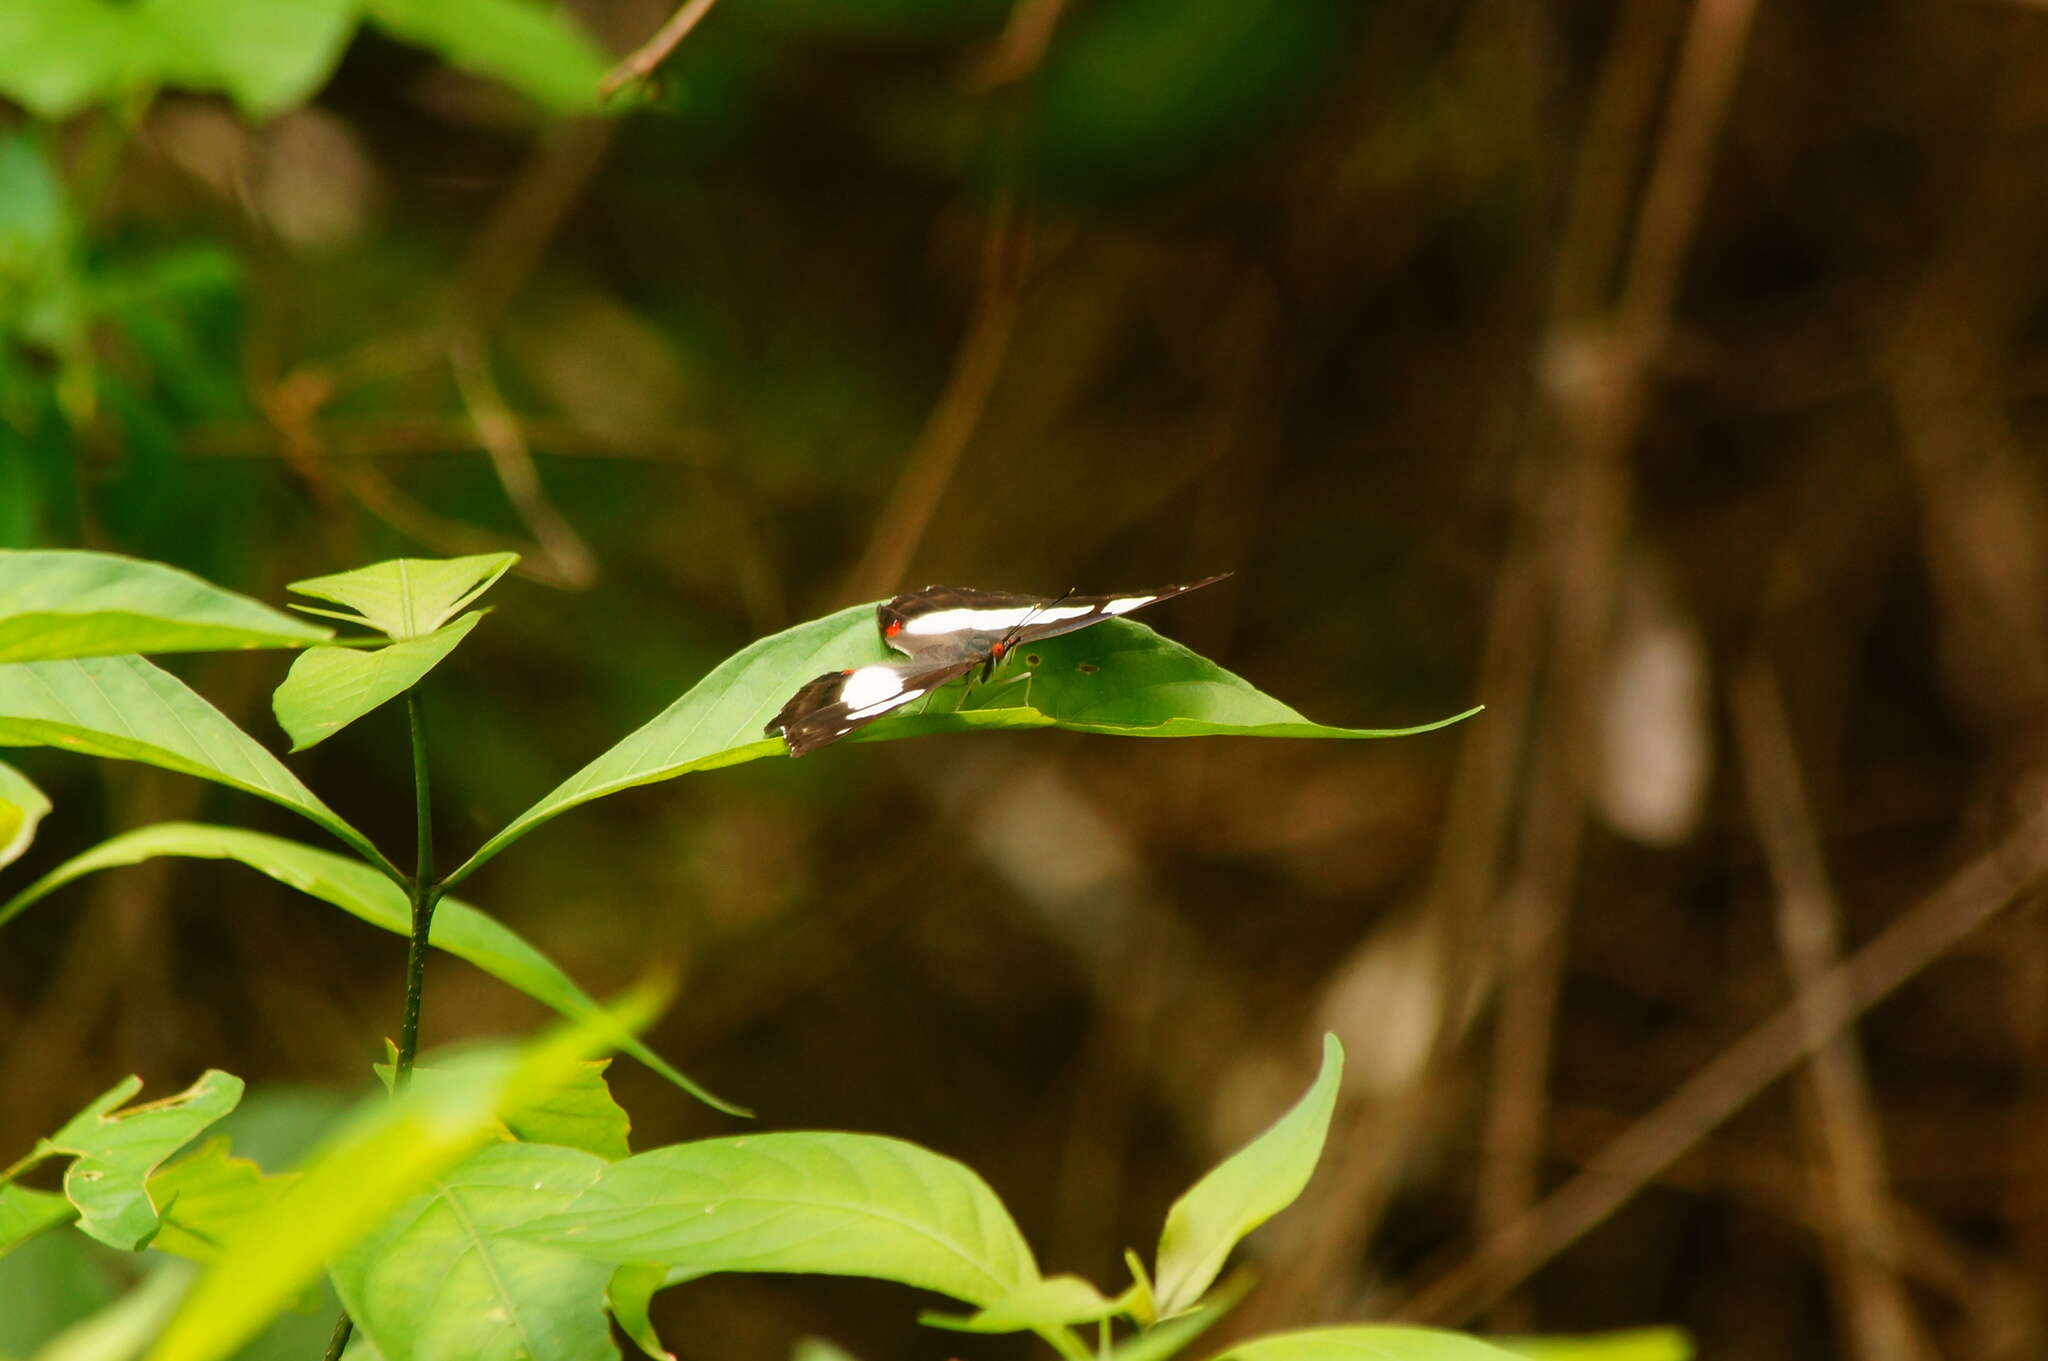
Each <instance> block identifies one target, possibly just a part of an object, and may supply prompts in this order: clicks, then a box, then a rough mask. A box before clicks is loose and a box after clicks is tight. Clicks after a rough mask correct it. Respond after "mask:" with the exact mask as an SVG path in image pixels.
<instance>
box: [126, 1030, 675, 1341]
mask: <svg viewBox="0 0 2048 1361" xmlns="http://www.w3.org/2000/svg"><path fill="white" fill-rule="evenodd" d="M658 1000H659V999H658V998H657V997H655V996H654V995H653V994H651V993H648V992H646V991H644V990H643V991H642V992H641V993H640V994H638V995H637V996H636V997H635V998H633V999H631V1000H629V1001H627V1002H626V1003H623V1004H622V1005H621V1006H620V1007H619V1008H617V1009H616V1010H614V1011H611V1012H606V1013H604V1014H602V1015H599V1016H593V1017H590V1018H588V1019H584V1020H579V1021H575V1022H572V1023H570V1024H569V1025H567V1026H563V1027H559V1028H557V1029H556V1030H554V1031H552V1032H551V1033H549V1034H548V1035H546V1036H544V1037H542V1038H541V1039H540V1040H538V1041H535V1042H533V1043H531V1044H529V1045H527V1046H525V1047H524V1048H522V1049H509V1048H503V1047H493V1048H489V1049H483V1050H474V1051H471V1052H469V1053H467V1054H463V1055H460V1056H458V1057H456V1058H454V1059H452V1060H450V1061H448V1062H447V1063H445V1064H443V1065H442V1073H443V1077H444V1080H443V1081H441V1082H437V1083H434V1084H432V1085H431V1086H428V1085H421V1086H415V1087H408V1088H407V1089H406V1090H405V1091H403V1092H401V1093H399V1094H398V1095H397V1096H396V1097H392V1098H388V1099H387V1098H386V1097H385V1096H384V1095H383V1094H382V1093H379V1094H377V1095H376V1096H374V1097H370V1098H367V1099H366V1100H364V1101H363V1102H362V1103H361V1104H360V1105H359V1106H358V1107H357V1112H356V1114H355V1115H354V1116H353V1117H352V1118H351V1119H350V1120H349V1121H348V1122H347V1123H346V1124H345V1125H344V1126H343V1128H342V1129H341V1130H339V1131H338V1132H337V1133H336V1134H335V1135H333V1136H332V1137H331V1138H330V1139H328V1140H327V1141H326V1142H325V1143H324V1144H323V1145H322V1146H321V1148H320V1149H318V1150H316V1151H315V1152H314V1154H313V1155H312V1157H311V1158H310V1159H309V1160H308V1161H307V1163H306V1165H305V1167H304V1168H303V1169H302V1172H303V1175H302V1176H301V1177H300V1178H299V1180H298V1181H296V1182H294V1183H293V1184H292V1185H291V1186H290V1187H288V1188H287V1189H286V1190H285V1192H284V1194H283V1195H280V1196H279V1197H278V1198H277V1199H276V1200H275V1201H274V1202H272V1204H271V1205H270V1207H269V1208H268V1209H266V1210H264V1211H263V1212H261V1213H259V1214H257V1215H254V1216H252V1217H251V1218H250V1219H248V1220H246V1221H244V1222H243V1224H242V1225H241V1227H240V1228H239V1229H238V1230H237V1231H236V1232H235V1233H234V1234H233V1236H232V1237H231V1238H230V1239H229V1240H228V1241H227V1242H226V1243H225V1244H224V1246H223V1249H222V1252H221V1255H220V1257H219V1258H218V1259H217V1260H216V1261H215V1262H214V1263H213V1265H212V1266H211V1267H210V1268H208V1270H207V1271H206V1274H205V1275H203V1276H202V1277H200V1279H199V1282H198V1284H197V1285H195V1286H194V1287H193V1289H192V1292H191V1293H190V1294H189V1295H187V1296H186V1298H185V1302H184V1306H183V1307H182V1308H181V1309H180V1310H179V1311H178V1314H177V1316H176V1317H174V1318H173V1319H172V1320H171V1322H170V1324H169V1326H168V1327H166V1328H165V1329H164V1330H163V1334H162V1336H161V1337H160V1338H159V1339H158V1340H157V1344H156V1346H155V1347H154V1348H152V1349H151V1351H150V1353H149V1355H150V1358H151V1361H216V1358H220V1357H225V1356H229V1355H231V1354H232V1353H233V1352H234V1350H235V1349H236V1348H237V1347H239V1346H240V1345H241V1344H242V1343H243V1342H245V1341H247V1340H248V1338H250V1337H251V1336H253V1335H254V1334H255V1333H256V1331H257V1330H258V1329H260V1328H261V1327H262V1326H263V1325H264V1324H265V1323H267V1322H268V1321H269V1320H270V1319H272V1318H275V1317H276V1316H277V1315H278V1313H280V1312H281V1311H282V1310H284V1309H285V1308H286V1307H287V1306H288V1305H289V1304H290V1303H291V1301H292V1300H293V1299H294V1298H295V1297H296V1296H297V1295H298V1293H299V1292H300V1291H301V1290H303V1289H305V1287H306V1286H308V1285H310V1284H311V1283H312V1282H313V1281H314V1279H315V1278H316V1277H317V1276H318V1275H319V1273H320V1269H321V1267H322V1265H323V1264H325V1263H327V1262H330V1261H333V1260H335V1259H336V1258H338V1257H340V1256H341V1255H342V1254H343V1253H345V1252H347V1251H348V1249H349V1248H350V1247H352V1246H353V1245H354V1244H356V1243H357V1242H359V1241H361V1240H362V1239H363V1238H364V1237H366V1236H367V1235H369V1234H371V1233H373V1232H375V1231H377V1230H378V1228H379V1226H380V1225H383V1224H384V1222H385V1220H386V1219H387V1218H389V1217H390V1215H391V1212H392V1211H393V1210H395V1209H397V1208H398V1207H399V1206H400V1205H402V1204H404V1203H405V1202H406V1201H408V1200H410V1199H412V1198H413V1197H414V1196H416V1195H418V1194H419V1193H420V1192H422V1191H423V1190H426V1189H427V1188H428V1187H429V1186H430V1184H431V1183H432V1181H433V1179H434V1178H435V1177H437V1176H440V1175H441V1174H442V1173H444V1172H445V1171H447V1170H448V1169H449V1168H451V1167H453V1166H454V1165H455V1164H456V1163H458V1162H460V1161H461V1160H462V1159H463V1158H464V1157H466V1156H467V1155H468V1154H469V1153H471V1152H472V1151H473V1150H475V1149H476V1148H477V1147H479V1146H480V1145H482V1144H484V1143H486V1142H488V1141H489V1139H490V1138H491V1135H492V1131H493V1130H494V1129H495V1128H496V1127H497V1125H498V1123H499V1121H500V1120H501V1119H502V1118H503V1117H504V1116H505V1115H507V1114H514V1113H516V1112H517V1111H519V1110H520V1109H521V1108H522V1107H523V1106H525V1105H526V1104H528V1103H529V1102H532V1101H534V1100H536V1099H541V1098H544V1097H545V1096H546V1094H547V1093H548V1092H550V1091H551V1090H552V1089H553V1088H554V1086H555V1085H556V1084H557V1083H559V1082H561V1081H562V1080H563V1079H564V1078H565V1077H566V1076H567V1075H568V1074H570V1073H571V1072H572V1071H573V1070H574V1068H575V1065H576V1064H577V1063H578V1062H580V1061H581V1060H583V1059H585V1058H588V1057H591V1056H592V1055H593V1054H594V1053H596V1052H597V1051H599V1050H602V1049H604V1048H606V1047H608V1046H609V1045H610V1044H611V1042H612V1037H613V1036H616V1035H618V1034H620V1033H622V1032H624V1031H627V1030H632V1029H637V1028H638V1027H639V1026H641V1025H643V1024H645V1022H646V1021H647V1019H648V1018H649V1017H650V1016H652V1015H653V1014H654V1012H655V1010H656V1008H657V1003H658Z"/></svg>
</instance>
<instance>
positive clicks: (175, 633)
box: [0, 549, 331, 662]
mask: <svg viewBox="0 0 2048 1361" xmlns="http://www.w3.org/2000/svg"><path fill="white" fill-rule="evenodd" d="M330 632H331V631H330V630H328V629H324V628H320V627H318V626H317V625H314V624H310V623H307V622H306V621H305V620H303V619H294V618H293V617H292V616H290V615H288V614H285V613H284V612H283V611H281V610H273V609H271V608H270V607H269V606H268V605H265V604H262V603H260V602H258V601H254V600H251V599H249V598H248V597H247V596H242V595H237V594H235V593H234V592H233V591H224V590H222V589H221V588H220V587H218V586H215V585H213V584H212V583H211V582H208V581H202V580H201V579H200V578H198V577H195V576H193V575H192V574H191V573H189V572H181V571H179V570H178V569H177V568H175V567H166V566H164V565H163V564H162V563H156V562H144V561H141V560H140V559H137V558H124V557H121V556H119V555H118V554H114V553H87V552H74V551H70V550H61V549H0V662H41V661H60V660H63V659H65V658H68V657H112V656H121V655H125V654H128V653H147V652H219V651H225V650H228V649H232V648H251V647H304V646H306V645H307V644H308V643H317V642H319V641H320V640H321V639H323V638H326V637H328V636H329V634H330Z"/></svg>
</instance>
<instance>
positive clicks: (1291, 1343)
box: [1213, 1325, 1514, 1361]
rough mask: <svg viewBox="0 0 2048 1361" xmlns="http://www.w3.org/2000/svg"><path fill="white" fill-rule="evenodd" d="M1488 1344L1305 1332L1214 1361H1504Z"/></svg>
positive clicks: (1388, 1331)
mask: <svg viewBox="0 0 2048 1361" xmlns="http://www.w3.org/2000/svg"><path fill="white" fill-rule="evenodd" d="M1513 1355H1514V1353H1513V1352H1504V1351H1502V1350H1501V1349H1500V1348H1499V1347H1496V1346H1494V1345H1493V1344H1491V1343H1489V1342H1481V1341H1480V1340H1479V1339H1478V1338H1476V1337H1467V1336H1466V1335H1465V1334H1463V1333H1447V1332H1443V1331H1441V1330H1440V1329H1436V1328H1401V1327H1393V1326H1381V1325H1372V1326H1367V1327H1352V1328H1308V1329H1304V1330H1303V1331H1301V1332H1295V1333H1274V1334H1272V1335H1271V1336H1269V1337H1260V1338H1254V1339H1252V1340H1251V1341H1250V1342H1240V1343H1239V1344H1238V1345H1236V1346H1235V1347H1232V1348H1231V1349H1230V1350H1229V1351H1227V1352H1223V1353H1221V1354H1220V1355H1218V1356H1216V1357H1214V1358H1213V1361H1505V1358H1508V1357H1511V1356H1513Z"/></svg>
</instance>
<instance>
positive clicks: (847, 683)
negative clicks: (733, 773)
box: [765, 572, 1230, 756]
mask: <svg viewBox="0 0 2048 1361" xmlns="http://www.w3.org/2000/svg"><path fill="white" fill-rule="evenodd" d="M1229 575H1230V573H1228V572H1223V573H1220V574H1218V575H1216V576H1213V577H1203V578H1202V579H1201V580H1200V581H1191V582H1188V583H1187V584H1185V585H1182V586H1161V587H1159V588H1158V589H1156V590H1150V591H1124V592H1121V593H1119V594H1116V595H1075V594H1074V593H1073V592H1072V591H1069V592H1067V593H1066V594H1065V595H1062V596H1050V597H1049V596H1042V595H1020V594H1018V593H1016V592H1014V591H977V590H974V589H972V588H970V587H965V586H927V587H925V588H924V589H923V590H920V591H911V592H909V593H907V594H904V595H899V596H896V597H894V598H893V599H890V600H885V601H883V602H882V603H881V604H880V605H877V606H876V607H875V622H876V624H877V625H878V626H879V627H880V629H881V631H882V641H883V642H885V643H887V644H888V645H889V646H890V647H892V648H894V649H895V650H896V651H898V652H900V653H902V654H903V655H904V657H905V658H906V660H904V661H900V662H871V663H869V664H868V665H866V666H855V667H848V668H847V669H846V670H843V671H827V672H826V673H825V674H824V675H822V676H820V677H818V678H817V679H816V680H814V681H812V682H810V683H809V684H808V685H806V686H804V687H803V688H802V689H800V690H798V691H797V692H796V693H795V694H794V695H791V696H790V697H789V702H788V703H787V704H784V705H783V706H782V710H781V712H779V713H777V714H776V715H775V717H774V718H772V719H770V720H769V721H768V726H767V728H766V729H765V731H766V732H767V733H768V734H769V735H770V736H771V737H772V736H774V735H776V734H778V733H779V734H781V736H782V740H783V741H784V743H786V744H787V745H788V747H789V754H790V755H791V756H803V755H806V754H808V753H810V752H814V751H816V750H817V749H818V748H819V747H822V746H825V745H827V744H828V743H832V742H837V741H838V740H839V739H840V738H842V737H844V736H846V735H847V734H848V733H850V732H852V731H853V730H854V729H856V728H859V727H861V726H863V725H865V724H868V723H872V722H874V721H875V720H876V719H878V718H881V717H882V716H883V715H885V714H891V713H894V712H895V711H896V710H898V709H901V708H903V707H904V706H905V705H907V704H914V703H916V702H917V701H918V700H920V699H923V698H924V697H925V696H926V695H929V694H930V693H931V692H932V691H934V690H936V689H938V688H939V687H940V686H942V685H945V684H947V683H948V682H950V681H954V680H957V679H959V678H960V677H962V676H964V675H966V674H967V673H968V672H970V671H973V670H975V669H976V668H979V669H980V671H981V679H982V680H983V681H984V682H986V681H987V680H988V679H989V678H990V677H991V676H992V675H994V674H995V669H996V667H998V666H1000V665H1001V664H1002V662H1003V660H1004V658H1006V657H1008V656H1009V655H1010V654H1011V653H1013V652H1015V651H1016V650H1017V649H1018V648H1020V647H1025V646H1028V645H1030V644H1032V643H1035V642H1038V641H1040V640H1041V639H1045V638H1056V637H1058V636H1059V635H1060V634H1062V633H1072V632H1073V631H1074V630H1076V629H1084V628H1087V627H1088V626H1089V625H1090V624H1099V623H1101V622H1102V621H1103V620H1105V619H1114V618H1116V617H1117V616H1119V615H1125V614H1129V613H1130V612H1131V611H1132V610H1138V609H1143V608H1144V607H1145V606H1147V605H1156V604H1158V603H1159V602H1160V601H1162V600H1171V599H1172V598H1173V597H1174V596H1177V595H1185V594H1187V593H1188V592H1189V591H1193V590H1197V589H1199V588H1201V587H1203V586H1208V585H1212V584H1214V583H1215V582H1218V581H1221V580H1223V578H1224V577H1227V576H1229ZM1013 679H1022V678H1021V677H1016V678H1013Z"/></svg>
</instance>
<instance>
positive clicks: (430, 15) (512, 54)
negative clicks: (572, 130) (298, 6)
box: [367, 0, 611, 113]
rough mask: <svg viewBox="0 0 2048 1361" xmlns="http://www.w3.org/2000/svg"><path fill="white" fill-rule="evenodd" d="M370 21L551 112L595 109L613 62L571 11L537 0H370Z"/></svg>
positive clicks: (582, 111) (391, 33)
mask: <svg viewBox="0 0 2048 1361" xmlns="http://www.w3.org/2000/svg"><path fill="white" fill-rule="evenodd" d="M367 8H368V11H369V18H370V22H371V23H373V24H375V25H376V26H377V27H379V28H381V29H383V30H384V31H385V32H386V33H389V34H390V35H391V36H392V37H394V38H397V39H400V40H401V41H403V42H409V43H416V44H418V45H419V46H421V47H424V48H428V49H430V50H431V51H433V52H436V53H438V54H439V55H440V56H441V57H442V58H443V59H445V60H446V61H448V62H449V63H451V64H452V65H455V66H460V67H462V68H463V69H464V70H468V71H474V72H476V73H477V74H478V75H483V76H490V77H492V78H493V79H496V80H501V81H503V82H504V83H505V84H507V85H509V86H511V87H512V88H513V89H515V90H517V91H519V92H520V93H521V94H524V95H526V96H527V97H528V98H530V99H532V100H533V101H534V102H535V103H537V104H539V105H540V106H541V107H543V108H545V109H547V110H548V111H549V112H551V113H589V112H591V111H593V110H595V109H596V108H597V107H598V100H597V82H598V81H599V80H601V79H602V78H603V77H604V73H605V69H606V68H607V67H608V66H610V64H611V63H610V62H608V61H606V60H605V56H604V53H603V52H602V51H600V50H599V49H598V47H597V45H596V43H595V42H593V41H592V40H591V37H590V34H589V33H588V32H587V31H586V30H585V29H584V28H583V27H582V26H581V25H580V24H578V23H577V22H576V21H575V20H573V19H571V18H570V17H569V15H568V14H567V12H566V11H564V10H563V9H562V8H560V7H559V6H556V5H553V4H541V3H535V0H368V6H367Z"/></svg>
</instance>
